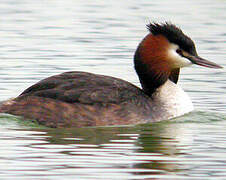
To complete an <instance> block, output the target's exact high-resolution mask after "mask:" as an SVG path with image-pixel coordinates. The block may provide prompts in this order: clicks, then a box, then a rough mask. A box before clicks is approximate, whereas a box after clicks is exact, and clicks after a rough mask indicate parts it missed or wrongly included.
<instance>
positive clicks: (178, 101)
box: [153, 80, 194, 121]
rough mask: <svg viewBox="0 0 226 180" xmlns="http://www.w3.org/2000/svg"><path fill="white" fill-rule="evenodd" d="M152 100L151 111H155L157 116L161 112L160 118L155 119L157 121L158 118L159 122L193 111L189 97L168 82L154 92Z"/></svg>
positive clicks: (175, 85) (179, 88)
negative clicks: (152, 106)
mask: <svg viewBox="0 0 226 180" xmlns="http://www.w3.org/2000/svg"><path fill="white" fill-rule="evenodd" d="M153 99H154V104H155V105H154V107H155V109H153V111H156V114H158V116H159V112H162V113H161V115H160V117H155V118H156V119H157V121H158V119H159V118H160V120H161V119H171V118H174V117H177V116H182V115H184V114H186V113H188V112H191V111H192V110H193V109H194V107H193V105H192V102H191V100H190V98H189V96H188V95H187V94H186V93H185V92H184V91H183V89H182V88H181V87H180V86H178V85H177V84H175V83H173V82H172V81H170V80H168V81H166V82H165V83H164V84H163V85H162V86H160V87H159V88H158V89H157V90H156V92H155V93H154V94H153ZM154 114H155V113H154Z"/></svg>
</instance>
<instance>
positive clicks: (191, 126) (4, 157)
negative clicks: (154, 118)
mask: <svg viewBox="0 0 226 180" xmlns="http://www.w3.org/2000/svg"><path fill="white" fill-rule="evenodd" d="M225 8H226V1H214V2H213V1H210V0H205V1H204V0H199V1H196V0H191V1H186V0H180V1H179V0H178V1H177V0H173V1H157V0H156V1H144V0H141V1H132V0H128V1H123V2H119V1H89V0H87V1H79V0H76V1H75V0H66V1H62V0H55V1H50V0H40V1H29V0H20V1H16V0H2V1H1V3H0V27H1V28H0V34H1V36H0V42H1V43H0V58H1V62H0V84H1V86H0V93H1V96H0V100H5V99H8V98H11V97H15V96H17V95H18V94H19V93H20V92H22V91H23V90H24V89H25V88H27V87H28V86H30V85H31V84H33V83H35V82H37V81H38V80H40V79H42V78H45V77H48V76H50V75H54V74H58V73H61V72H65V71H71V70H82V71H89V72H94V73H99V74H106V75H111V76H114V77H120V78H122V79H125V80H128V81H130V82H132V83H134V84H136V85H139V82H138V78H137V77H136V75H135V72H134V70H133V64H132V63H133V61H132V58H133V53H134V51H135V49H136V47H137V45H138V43H139V41H140V40H141V39H142V38H143V37H144V36H145V35H146V34H147V30H146V29H145V24H147V23H148V22H149V21H165V20H170V21H172V22H174V23H176V24H177V25H179V26H180V27H181V28H182V29H183V30H184V32H186V33H187V34H188V35H189V36H191V37H192V39H193V40H194V41H195V42H196V45H197V49H198V52H199V54H200V56H202V57H204V58H206V59H209V60H212V61H214V62H216V63H218V64H220V65H222V66H225V65H226V63H225V62H226V61H225V57H224V56H225V55H224V54H225V50H226V41H225V37H226V33H225V28H226V25H225V18H226V14H225V13H224V12H225ZM225 79H226V73H225V70H224V69H223V70H212V69H205V68H199V67H195V66H194V67H191V68H185V69H184V70H183V71H182V75H181V77H180V85H181V86H183V88H184V89H185V91H186V92H187V93H188V94H189V96H190V97H191V98H192V101H193V103H194V105H195V108H196V110H195V111H194V112H192V113H190V114H188V115H186V116H183V117H180V118H177V119H174V120H171V121H166V122H161V123H156V124H146V125H139V126H126V127H98V128H80V129H48V128H44V127H40V126H37V125H36V124H32V123H30V122H27V121H22V120H21V119H20V118H16V117H14V116H9V115H4V114H3V115H1V116H0V142H1V144H2V145H1V146H0V165H1V166H0V179H167V178H168V179H226V145H225V138H226V132H225V127H226V115H225V110H226V95H225V88H226V80H225Z"/></svg>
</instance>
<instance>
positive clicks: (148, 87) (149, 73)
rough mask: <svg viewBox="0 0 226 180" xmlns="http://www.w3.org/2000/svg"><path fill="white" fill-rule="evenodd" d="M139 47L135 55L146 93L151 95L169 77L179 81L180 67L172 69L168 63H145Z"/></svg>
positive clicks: (139, 75) (136, 65) (135, 62)
mask: <svg viewBox="0 0 226 180" xmlns="http://www.w3.org/2000/svg"><path fill="white" fill-rule="evenodd" d="M140 53H141V52H140V50H139V47H138V49H137V50H136V53H135V56H134V65H135V70H136V72H137V74H138V77H139V80H140V83H141V85H142V88H143V90H144V92H145V93H146V94H148V95H149V96H151V95H152V94H153V93H154V92H155V90H156V89H157V88H159V87H160V86H162V85H163V84H164V83H165V82H166V81H167V80H168V79H170V80H171V81H172V82H174V83H175V84H176V83H177V81H178V78H179V73H180V69H179V68H178V69H173V70H171V69H170V68H169V67H168V65H167V64H163V63H161V64H158V63H155V61H153V64H152V63H149V64H145V63H144V62H145V61H143V59H142V56H141V54H140Z"/></svg>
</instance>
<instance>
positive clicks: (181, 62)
mask: <svg viewBox="0 0 226 180" xmlns="http://www.w3.org/2000/svg"><path fill="white" fill-rule="evenodd" d="M169 56H170V58H171V60H172V62H173V66H175V67H177V68H181V67H186V66H190V65H192V62H191V61H190V60H188V59H187V58H184V57H182V56H180V55H179V54H178V53H177V52H176V50H175V49H171V50H170V51H169Z"/></svg>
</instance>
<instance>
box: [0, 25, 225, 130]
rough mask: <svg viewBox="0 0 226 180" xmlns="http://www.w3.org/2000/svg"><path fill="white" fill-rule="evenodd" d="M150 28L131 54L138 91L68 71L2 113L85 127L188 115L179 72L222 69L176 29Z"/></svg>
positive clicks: (188, 104)
mask: <svg viewBox="0 0 226 180" xmlns="http://www.w3.org/2000/svg"><path fill="white" fill-rule="evenodd" d="M148 29H149V31H150V33H149V34H148V35H147V36H146V37H145V38H144V39H143V40H142V42H141V43H140V44H139V46H138V48H137V50H136V52H135V56H134V64H135V70H136V72H137V74H138V76H139V79H140V82H141V85H142V89H140V88H138V87H136V86H134V85H133V84H131V83H129V82H127V81H124V80H121V79H118V78H113V77H109V76H103V75H97V74H91V73H86V72H66V73H62V74H60V75H56V76H52V77H49V78H46V79H44V80H41V81H40V82H38V83H36V84H34V85H33V86H31V87H29V88H28V89H26V90H25V91H24V92H23V93H21V94H20V95H19V96H18V97H16V98H15V99H12V100H9V101H6V102H4V103H3V104H2V105H1V106H0V113H10V114H14V115H19V116H23V117H24V118H27V119H35V120H37V121H38V122H39V123H40V124H43V125H46V126H49V127H83V126H106V125H128V124H138V123H146V122H155V121H160V120H165V119H170V118H172V117H176V116H180V115H183V114H185V113H187V112H189V111H191V110H192V109H193V106H192V103H191V102H190V100H189V98H188V96H186V94H185V93H184V92H183V90H182V89H181V88H179V87H178V86H177V85H176V83H177V81H178V77H179V73H180V68H181V67H184V66H188V65H190V64H192V63H193V64H198V65H201V66H206V67H211V68H221V67H220V66H219V65H217V64H215V63H212V62H209V61H207V60H204V59H202V58H200V57H199V56H198V55H197V52H196V49H195V45H194V43H193V41H192V40H191V39H190V38H189V37H187V36H186V35H184V34H183V32H182V31H181V30H180V29H179V28H177V27H176V26H175V25H172V24H169V23H163V24H152V23H151V24H149V25H148ZM185 100H186V101H187V102H184V101H185Z"/></svg>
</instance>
